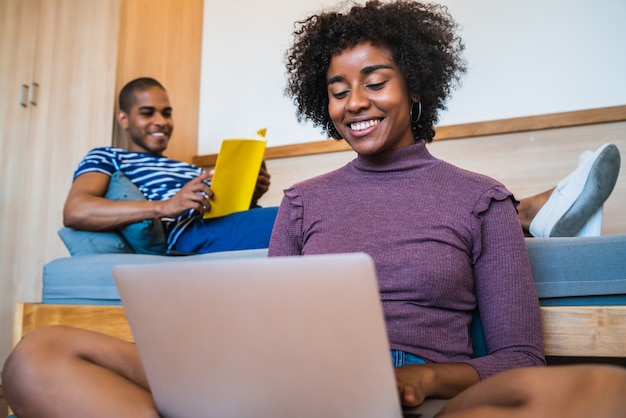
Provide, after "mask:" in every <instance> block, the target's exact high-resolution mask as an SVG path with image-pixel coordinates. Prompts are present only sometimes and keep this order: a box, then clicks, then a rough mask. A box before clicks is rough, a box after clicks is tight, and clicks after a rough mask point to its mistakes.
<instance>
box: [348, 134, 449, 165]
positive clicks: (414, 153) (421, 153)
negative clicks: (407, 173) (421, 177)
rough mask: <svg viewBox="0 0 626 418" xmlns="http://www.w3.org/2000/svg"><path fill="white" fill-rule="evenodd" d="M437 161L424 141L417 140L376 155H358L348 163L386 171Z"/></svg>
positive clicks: (430, 163) (431, 163)
mask: <svg viewBox="0 0 626 418" xmlns="http://www.w3.org/2000/svg"><path fill="white" fill-rule="evenodd" d="M439 162H440V160H438V159H437V158H435V157H433V156H432V155H431V153H430V152H429V151H428V149H427V148H426V142H425V141H419V142H417V143H415V144H413V145H408V146H405V147H401V148H395V149H391V150H388V151H384V152H382V153H380V154H376V155H359V156H357V158H356V159H354V160H353V161H352V162H351V163H350V164H351V165H352V166H353V167H354V168H356V169H357V170H362V171H374V172H386V171H401V170H407V169H414V168H423V167H427V166H428V165H433V164H437V163H439Z"/></svg>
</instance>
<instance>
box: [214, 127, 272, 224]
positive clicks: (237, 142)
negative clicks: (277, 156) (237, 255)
mask: <svg viewBox="0 0 626 418" xmlns="http://www.w3.org/2000/svg"><path fill="white" fill-rule="evenodd" d="M265 146H266V142H265V140H263V139H225V140H223V141H222V145H221V147H220V152H219V154H218V155H217V161H216V162H215V173H214V174H213V178H212V180H211V190H213V193H214V199H213V200H210V201H209V203H210V204H211V210H210V211H209V212H205V214H204V218H205V219H209V218H217V217H220V216H226V215H229V214H231V213H234V212H241V211H244V210H248V209H250V202H252V195H253V194H254V188H255V186H256V182H257V178H258V177H259V170H260V169H261V163H262V162H263V155H264V154H265Z"/></svg>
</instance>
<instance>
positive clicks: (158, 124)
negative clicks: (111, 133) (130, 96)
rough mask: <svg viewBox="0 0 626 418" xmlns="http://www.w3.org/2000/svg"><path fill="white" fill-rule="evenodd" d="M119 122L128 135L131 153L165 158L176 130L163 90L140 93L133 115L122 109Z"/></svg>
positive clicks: (132, 111)
mask: <svg viewBox="0 0 626 418" xmlns="http://www.w3.org/2000/svg"><path fill="white" fill-rule="evenodd" d="M118 120H119V123H120V125H121V126H122V128H124V129H125V130H126V131H127V132H128V136H129V138H130V143H129V144H128V150H129V151H133V152H145V153H148V154H156V155H162V154H163V152H164V151H165V149H166V148H167V144H168V142H169V140H170V137H171V136H172V132H173V131H174V121H173V119H172V107H171V106H170V101H169V98H168V97H167V93H166V92H165V91H164V90H162V89H160V88H159V87H150V88H148V89H147V90H141V91H136V92H135V103H134V104H133V107H132V108H131V109H130V114H127V113H126V112H124V111H121V110H120V112H119V114H118Z"/></svg>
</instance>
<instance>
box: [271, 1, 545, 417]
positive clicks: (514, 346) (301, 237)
mask: <svg viewBox="0 0 626 418" xmlns="http://www.w3.org/2000/svg"><path fill="white" fill-rule="evenodd" d="M455 29H456V26H455V23H454V21H453V20H452V18H451V17H450V16H449V15H448V13H447V11H446V9H444V8H442V7H440V6H436V5H424V4H420V3H416V2H412V1H396V2H393V3H381V2H378V1H370V2H368V3H367V4H366V5H364V6H354V7H352V8H351V9H350V10H348V11H347V12H345V13H343V12H335V11H332V12H325V13H322V14H318V15H314V16H311V17H309V18H308V19H307V20H305V21H303V22H300V25H299V27H298V28H297V29H296V32H295V37H296V39H295V43H294V45H293V47H292V48H291V50H290V51H289V52H288V57H287V59H288V75H289V85H288V93H290V94H291V95H292V97H293V98H294V102H295V104H296V106H297V108H298V110H299V113H300V118H301V119H308V120H311V121H313V122H314V123H315V124H317V125H318V126H321V127H324V128H325V129H326V130H327V131H328V133H329V134H330V135H331V136H333V137H335V138H343V139H345V140H346V141H347V142H348V144H349V145H350V146H351V147H352V149H354V151H356V153H357V155H358V156H357V158H356V159H355V160H354V161H352V162H351V163H349V164H348V165H346V166H345V167H342V168H340V169H338V170H336V171H334V172H331V173H328V174H325V175H322V176H320V177H317V178H314V179H311V180H308V181H304V182H302V183H299V184H296V185H295V186H293V187H291V188H289V189H287V190H286V191H285V197H284V199H283V202H282V204H281V207H280V209H279V213H278V217H277V220H276V223H275V226H274V230H273V233H272V238H271V241H270V250H269V251H270V255H271V256H281V255H309V254H319V253H341V252H358V251H362V252H366V253H369V254H370V255H371V256H372V257H373V259H374V261H375V263H376V268H377V273H378V277H379V287H380V292H381V297H382V301H383V309H384V312H385V317H386V323H387V328H388V335H389V340H390V344H391V352H392V358H393V361H394V365H395V366H397V369H396V376H397V383H398V388H399V391H400V394H401V399H402V402H403V404H405V405H416V404H419V403H421V402H422V401H423V400H424V399H425V398H426V397H444V398H448V397H452V396H454V395H456V394H457V393H459V392H460V391H462V390H463V389H465V388H467V387H469V386H471V385H473V384H475V383H477V382H478V381H480V380H481V379H484V378H486V377H488V376H490V375H492V374H495V373H498V372H501V371H503V370H506V369H510V368H515V367H522V366H535V365H543V364H545V361H544V357H543V350H542V339H541V324H540V318H539V305H538V300H537V295H536V293H535V290H534V284H533V280H532V276H531V271H530V267H529V264H528V258H527V254H526V247H525V243H524V237H523V233H522V230H521V229H520V224H519V221H518V218H517V214H516V209H515V207H516V204H517V202H516V201H515V199H514V198H513V196H512V194H511V193H510V192H509V191H508V190H507V189H506V188H505V187H504V186H502V185H501V184H500V183H498V182H496V181H495V180H492V179H490V178H487V177H485V176H482V175H479V174H475V173H471V172H468V171H464V170H462V169H459V168H457V167H454V166H452V165H450V164H448V163H445V162H443V161H441V160H438V159H436V158H434V157H433V156H432V155H431V154H430V153H429V152H428V150H427V149H426V146H425V144H426V143H427V142H430V141H431V140H432V139H433V135H434V131H433V124H434V123H435V122H436V121H437V113H438V111H439V110H440V109H443V108H444V105H445V101H446V99H447V96H448V94H449V92H450V90H451V89H452V87H454V83H455V82H456V81H457V80H458V77H459V76H460V75H461V74H462V73H463V72H464V70H465V67H464V63H463V61H462V59H461V56H460V54H461V52H462V50H463V45H462V43H461V41H460V39H459V38H458V37H457V35H456V34H455V32H454V31H455ZM476 310H477V311H478V312H479V315H480V318H481V322H482V325H483V328H484V331H485V336H486V343H487V348H488V350H489V354H488V355H486V356H484V357H479V358H474V356H473V351H472V341H471V337H470V331H469V330H470V323H471V321H472V315H473V313H474V312H475V311H476Z"/></svg>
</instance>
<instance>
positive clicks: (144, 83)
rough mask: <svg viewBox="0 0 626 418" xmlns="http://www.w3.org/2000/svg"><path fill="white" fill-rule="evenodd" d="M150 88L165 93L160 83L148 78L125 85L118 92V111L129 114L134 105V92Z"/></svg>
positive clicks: (138, 79) (137, 79)
mask: <svg viewBox="0 0 626 418" xmlns="http://www.w3.org/2000/svg"><path fill="white" fill-rule="evenodd" d="M150 87H158V88H160V89H161V90H163V91H165V87H163V85H161V83H159V82H158V81H156V80H155V79H154V78H150V77H141V78H136V79H134V80H132V81H129V82H128V83H126V85H125V86H124V87H123V88H122V90H121V91H120V96H119V99H118V105H119V107H120V109H121V110H123V111H124V112H126V113H130V109H132V107H133V105H134V104H135V92H137V91H144V90H148V89H149V88H150Z"/></svg>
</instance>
